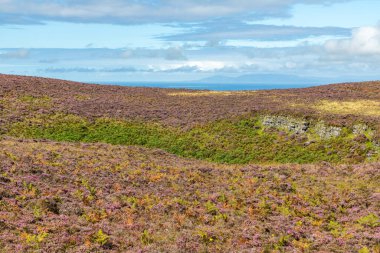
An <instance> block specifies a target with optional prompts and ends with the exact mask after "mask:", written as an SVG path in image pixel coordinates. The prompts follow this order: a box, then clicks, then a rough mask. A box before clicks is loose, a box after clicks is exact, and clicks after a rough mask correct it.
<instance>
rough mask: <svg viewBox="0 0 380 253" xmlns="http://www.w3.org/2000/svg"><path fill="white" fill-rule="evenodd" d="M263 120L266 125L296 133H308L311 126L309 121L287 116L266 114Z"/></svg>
mask: <svg viewBox="0 0 380 253" xmlns="http://www.w3.org/2000/svg"><path fill="white" fill-rule="evenodd" d="M262 122H263V125H264V126H266V127H274V128H281V129H285V130H287V131H290V132H293V133H295V134H303V133H306V132H307V131H308V130H309V127H310V123H309V122H307V121H304V120H300V119H295V118H292V117H286V116H264V117H263V118H262Z"/></svg>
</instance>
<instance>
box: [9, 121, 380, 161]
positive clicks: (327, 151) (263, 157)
mask: <svg viewBox="0 0 380 253" xmlns="http://www.w3.org/2000/svg"><path fill="white" fill-rule="evenodd" d="M318 126H319V124H315V130H313V127H311V128H310V130H309V133H308V134H298V135H297V134H294V133H292V132H290V131H287V132H286V131H280V130H279V129H274V128H268V127H265V126H263V124H262V121H261V117H249V118H236V119H231V120H220V121H216V122H211V123H208V124H204V125H198V126H195V127H193V128H191V129H189V130H183V129H181V128H175V127H164V126H162V125H160V124H158V123H148V122H137V121H122V120H115V119H110V118H100V119H96V120H93V121H90V120H86V119H85V118H82V117H79V116H75V115H65V114H53V115H45V116H42V115H40V116H37V117H32V118H29V119H26V120H24V121H22V122H18V123H15V124H13V125H12V126H10V127H9V129H10V130H9V134H10V135H13V136H17V137H24V138H38V139H50V140H56V141H76V142H105V143H110V144H118V145H141V146H146V147H151V148H161V149H164V150H166V151H168V152H170V153H173V154H176V155H180V156H183V157H192V158H197V159H203V160H208V161H214V162H219V163H228V164H246V163H251V162H255V163H264V164H268V163H269V164H273V163H312V162H321V161H327V162H332V163H345V162H353V163H357V162H362V161H365V160H368V159H372V160H376V159H377V158H378V153H377V151H378V150H377V147H376V145H373V144H372V143H371V140H370V139H368V138H367V137H365V138H355V135H354V134H352V131H353V130H352V129H349V128H342V129H339V136H336V137H333V138H321V137H320V136H319V135H320V133H319V132H320V131H322V130H323V131H327V130H328V129H329V128H327V127H324V128H322V130H321V129H320V127H318ZM326 129H327V130H326ZM333 129H334V128H333ZM316 130H318V131H317V132H318V134H319V135H318V134H316V133H314V132H316ZM322 136H323V135H322ZM368 154H371V155H368Z"/></svg>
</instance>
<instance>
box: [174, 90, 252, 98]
mask: <svg viewBox="0 0 380 253" xmlns="http://www.w3.org/2000/svg"><path fill="white" fill-rule="evenodd" d="M254 93H256V91H208V90H207V91H181V92H169V93H168V95H169V96H181V97H201V96H236V95H252V94H254Z"/></svg>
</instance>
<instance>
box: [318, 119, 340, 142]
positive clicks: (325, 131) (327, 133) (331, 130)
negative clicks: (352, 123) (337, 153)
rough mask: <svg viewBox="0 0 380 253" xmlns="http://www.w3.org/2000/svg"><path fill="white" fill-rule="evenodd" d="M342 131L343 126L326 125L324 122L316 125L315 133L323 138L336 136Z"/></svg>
mask: <svg viewBox="0 0 380 253" xmlns="http://www.w3.org/2000/svg"><path fill="white" fill-rule="evenodd" d="M341 132H342V128H341V127H334V126H326V125H325V124H324V123H323V122H320V123H318V124H317V125H315V133H316V134H317V135H319V137H321V138H322V139H330V138H335V137H338V136H339V135H340V133H341Z"/></svg>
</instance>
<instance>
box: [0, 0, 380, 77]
mask: <svg viewBox="0 0 380 253" xmlns="http://www.w3.org/2000/svg"><path fill="white" fill-rule="evenodd" d="M379 10H380V1H378V0H304V1H301V0H256V1H253V0H186V1H179V0H108V1H104V0H0V73H7V74H20V75H32V76H44V77H53V78H60V79H68V80H75V81H86V82H110V81H114V82H183V81H194V80H201V79H204V78H210V77H214V76H218V77H219V79H218V80H223V79H222V78H220V77H239V76H247V75H252V78H253V79H254V77H255V75H256V76H260V75H290V76H297V77H300V78H305V80H308V79H310V78H314V79H315V78H317V79H320V80H323V82H338V81H357V80H379V79H380V14H379Z"/></svg>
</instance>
